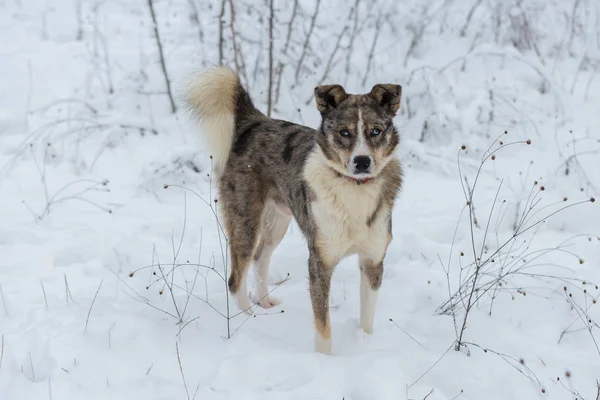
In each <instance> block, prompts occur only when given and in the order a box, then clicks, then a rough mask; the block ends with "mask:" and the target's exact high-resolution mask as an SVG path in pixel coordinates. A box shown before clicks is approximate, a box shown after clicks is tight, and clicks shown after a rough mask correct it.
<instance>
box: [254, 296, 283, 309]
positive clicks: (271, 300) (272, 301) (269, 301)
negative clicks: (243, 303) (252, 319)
mask: <svg viewBox="0 0 600 400" xmlns="http://www.w3.org/2000/svg"><path fill="white" fill-rule="evenodd" d="M279 304H281V301H280V300H279V299H278V298H277V297H273V296H267V297H264V298H262V299H261V300H260V301H259V302H258V305H259V306H261V307H262V308H271V307H275V306H278V305H279Z"/></svg>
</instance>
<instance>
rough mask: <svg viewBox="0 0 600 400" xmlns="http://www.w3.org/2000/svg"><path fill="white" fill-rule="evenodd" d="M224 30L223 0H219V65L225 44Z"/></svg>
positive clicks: (222, 58) (221, 61)
mask: <svg viewBox="0 0 600 400" xmlns="http://www.w3.org/2000/svg"><path fill="white" fill-rule="evenodd" d="M224 30H225V0H221V13H220V14H219V65H223V62H224V61H225V60H224V57H223V46H224V45H225V39H224V38H223V33H224Z"/></svg>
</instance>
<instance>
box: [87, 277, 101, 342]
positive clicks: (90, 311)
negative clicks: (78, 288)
mask: <svg viewBox="0 0 600 400" xmlns="http://www.w3.org/2000/svg"><path fill="white" fill-rule="evenodd" d="M103 282H104V279H102V280H101V281H100V284H99V285H98V290H96V294H95V295H94V298H93V299H92V304H90V309H89V310H88V314H87V318H86V319H85V328H84V329H83V333H86V332H87V327H88V322H89V321H90V315H91V314H92V308H93V307H94V303H95V302H96V297H98V293H100V288H102V283H103Z"/></svg>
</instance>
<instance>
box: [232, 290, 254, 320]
mask: <svg viewBox="0 0 600 400" xmlns="http://www.w3.org/2000/svg"><path fill="white" fill-rule="evenodd" d="M233 297H234V298H235V302H236V304H237V306H238V309H239V310H240V311H243V312H245V313H246V314H249V315H252V314H254V309H253V307H252V304H250V297H248V294H245V295H244V293H243V292H242V291H240V292H238V293H236V294H234V295H233Z"/></svg>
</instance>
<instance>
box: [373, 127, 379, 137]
mask: <svg viewBox="0 0 600 400" xmlns="http://www.w3.org/2000/svg"><path fill="white" fill-rule="evenodd" d="M380 133H381V129H378V128H375V129H373V130H372V131H371V136H377V135H379V134H380Z"/></svg>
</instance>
